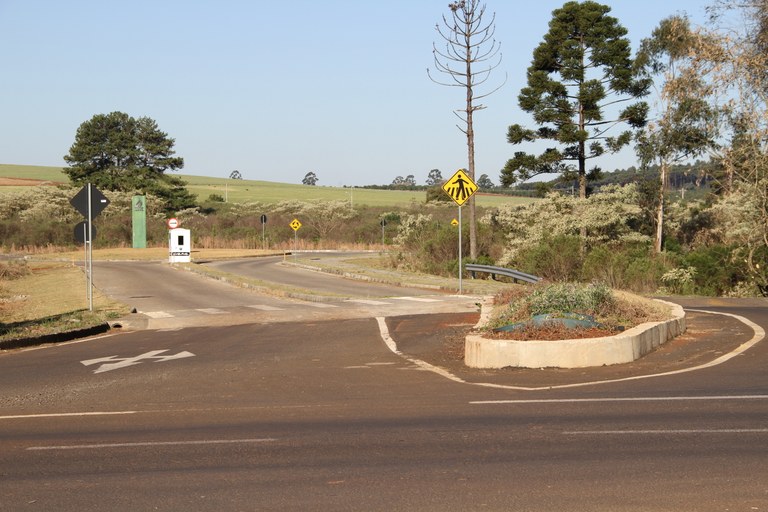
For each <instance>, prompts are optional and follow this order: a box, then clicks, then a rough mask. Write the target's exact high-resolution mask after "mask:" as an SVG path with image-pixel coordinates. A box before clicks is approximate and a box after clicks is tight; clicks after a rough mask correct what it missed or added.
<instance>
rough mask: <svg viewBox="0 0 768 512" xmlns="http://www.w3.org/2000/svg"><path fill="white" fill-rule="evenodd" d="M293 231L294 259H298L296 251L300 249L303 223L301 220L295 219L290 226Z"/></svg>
mask: <svg viewBox="0 0 768 512" xmlns="http://www.w3.org/2000/svg"><path fill="white" fill-rule="evenodd" d="M289 225H290V226H291V229H292V230H293V259H294V260H295V259H296V251H297V250H298V247H299V228H301V222H299V219H293V220H292V221H291V223H290V224H289Z"/></svg>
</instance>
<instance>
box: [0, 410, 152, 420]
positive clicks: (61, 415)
mask: <svg viewBox="0 0 768 512" xmlns="http://www.w3.org/2000/svg"><path fill="white" fill-rule="evenodd" d="M138 412H139V411H113V412H60V413H50V414H18V415H15V416H0V420H23V419H32V418H66V417H78V416H118V415H122V414H138Z"/></svg>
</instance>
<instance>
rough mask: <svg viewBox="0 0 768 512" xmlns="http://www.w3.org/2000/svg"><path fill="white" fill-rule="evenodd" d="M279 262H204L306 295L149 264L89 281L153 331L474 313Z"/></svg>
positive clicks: (428, 294)
mask: <svg viewBox="0 0 768 512" xmlns="http://www.w3.org/2000/svg"><path fill="white" fill-rule="evenodd" d="M281 262H282V257H280V258H253V259H246V260H231V261H223V262H215V263H214V262H211V263H208V265H210V266H212V267H214V268H217V269H219V270H223V271H225V272H229V273H231V274H233V275H236V276H244V277H250V278H255V279H258V280H259V281H263V282H271V283H274V284H275V285H276V286H278V287H279V286H281V285H288V286H290V287H297V288H298V289H299V290H298V291H299V293H298V294H294V295H298V296H300V297H303V298H304V299H306V300H301V299H297V298H295V297H294V296H293V295H291V294H286V293H285V290H284V289H283V288H279V289H276V290H275V292H274V293H258V292H256V291H253V290H250V289H245V288H238V287H237V286H233V285H231V284H228V283H226V282H222V281H218V280H215V279H211V278H208V277H203V276H201V275H198V274H196V273H194V272H189V271H185V270H182V269H179V268H175V267H172V266H170V265H168V264H167V263H163V262H156V261H154V262H135V261H112V262H107V261H98V262H94V271H93V274H94V285H95V286H96V287H97V288H98V289H99V290H100V291H102V292H103V293H105V294H106V295H108V296H110V297H113V298H114V299H116V300H118V301H120V302H122V303H124V304H127V305H128V306H130V307H131V308H134V309H135V310H136V311H137V312H138V315H135V316H133V317H128V318H127V319H125V320H126V321H124V322H123V324H124V325H123V326H124V327H135V326H139V327H142V328H154V329H162V328H179V327H192V326H204V325H234V324H246V323H263V322H292V321H297V320H300V319H304V320H307V319H325V320H328V319H331V318H361V317H362V318H370V317H373V316H396V315H403V314H411V313H429V312H447V311H467V310H471V311H475V310H477V306H476V303H477V301H478V299H477V298H476V297H471V296H456V295H450V294H447V293H443V292H440V291H436V290H423V289H419V288H409V287H407V286H390V285H384V284H379V283H371V282H363V281H355V280H350V279H345V278H342V277H339V276H333V275H328V274H323V273H320V272H311V271H307V270H302V269H299V268H295V267H291V266H284V265H282V264H281ZM303 291H311V292H312V293H313V295H307V294H305V293H303Z"/></svg>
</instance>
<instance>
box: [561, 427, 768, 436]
mask: <svg viewBox="0 0 768 512" xmlns="http://www.w3.org/2000/svg"><path fill="white" fill-rule="evenodd" d="M622 434H630V435H670V434H768V428H713V429H667V430H584V431H579V430H574V431H570V432H563V435H566V436H579V435H586V436H603V435H622Z"/></svg>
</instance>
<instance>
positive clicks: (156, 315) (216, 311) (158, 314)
mask: <svg viewBox="0 0 768 512" xmlns="http://www.w3.org/2000/svg"><path fill="white" fill-rule="evenodd" d="M387 301H392V302H387ZM387 301H383V300H373V299H347V300H345V301H344V303H347V304H349V303H352V304H362V305H365V306H393V305H396V304H395V303H394V301H407V302H424V303H433V302H443V300H442V299H433V298H427V297H388V298H387ZM302 306H305V307H310V308H317V309H328V308H338V307H340V305H338V304H328V303H326V302H304V303H303V304H302ZM240 307H246V308H249V309H256V310H259V311H286V310H287V308H284V307H277V306H270V305H266V304H250V305H247V306H240ZM231 309H232V308H229V309H220V308H197V309H187V310H176V311H171V312H168V311H141V313H142V314H144V315H146V316H148V317H149V318H153V319H162V318H175V317H178V316H179V315H181V316H184V315H185V312H186V315H189V314H190V313H191V312H192V311H196V312H198V313H204V314H206V315H226V314H229V313H231V311H230V310H231Z"/></svg>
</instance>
